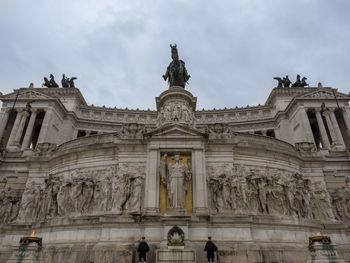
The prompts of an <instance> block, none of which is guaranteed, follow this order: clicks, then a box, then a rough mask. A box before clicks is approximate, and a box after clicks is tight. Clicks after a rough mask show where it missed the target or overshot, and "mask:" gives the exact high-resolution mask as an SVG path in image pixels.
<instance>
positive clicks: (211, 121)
mask: <svg viewBox="0 0 350 263" xmlns="http://www.w3.org/2000/svg"><path fill="white" fill-rule="evenodd" d="M0 99H1V100H2V102H3V105H2V109H1V115H0V138H1V145H2V147H1V155H0V210H1V211H0V229H1V231H0V262H6V260H7V259H8V258H9V257H10V255H11V253H12V251H13V250H14V249H16V248H17V247H18V242H19V239H20V237H22V236H25V235H29V234H30V233H31V232H32V231H33V230H35V232H36V235H37V236H40V237H42V238H43V244H44V249H43V254H44V259H45V262H82V263H83V262H115V261H118V262H129V263H131V262H134V260H136V259H135V248H136V245H137V243H138V240H139V239H140V237H141V236H145V237H146V239H147V241H148V243H149V244H150V246H151V252H150V253H149V260H148V262H155V261H156V260H155V252H154V251H155V249H156V248H160V247H165V246H166V244H167V233H168V231H169V229H170V228H172V227H173V226H174V225H178V226H179V227H180V228H181V229H182V230H183V231H184V233H185V246H186V247H187V248H192V249H195V250H196V253H197V259H198V260H197V261H198V262H204V261H203V260H205V254H204V252H203V247H204V244H205V241H206V239H207V237H208V236H212V238H213V240H214V242H215V243H216V244H217V245H218V247H219V256H220V260H221V261H220V262H305V261H306V258H307V256H308V250H307V246H308V237H309V236H313V235H315V234H316V233H317V232H321V233H322V234H325V235H328V236H330V237H331V239H332V242H333V243H334V244H335V245H336V247H337V251H338V253H339V254H340V255H341V256H342V257H343V258H344V259H345V260H347V261H349V260H350V228H349V226H350V162H349V161H350V155H349V143H350V137H349V130H350V107H349V105H348V101H349V99H350V95H348V94H343V93H340V92H338V91H337V90H336V89H333V88H326V87H322V85H319V87H308V88H274V89H273V90H272V92H271V94H270V96H269V97H268V98H267V100H266V103H265V104H264V105H259V106H252V107H245V108H237V107H236V108H225V109H218V110H196V102H197V98H196V97H194V96H193V95H192V94H191V93H190V92H189V91H188V90H187V89H183V88H181V87H176V86H173V87H171V88H169V89H168V90H166V91H164V92H163V93H162V94H160V95H159V97H156V105H157V110H156V111H155V110H129V109H117V108H106V107H96V106H89V105H88V104H87V103H86V101H85V99H84V97H83V95H82V94H81V93H80V91H79V89H76V88H21V89H17V90H14V92H13V93H10V94H4V95H1V96H0ZM199 99H200V98H199ZM175 154H179V156H180V159H181V162H179V163H178V166H174V167H170V166H169V164H170V165H171V164H174V162H173V161H172V157H174V156H175ZM175 163H176V158H175ZM173 178H177V179H176V180H177V181H175V180H174V179H173ZM174 182H175V183H174ZM135 262H136V261H135Z"/></svg>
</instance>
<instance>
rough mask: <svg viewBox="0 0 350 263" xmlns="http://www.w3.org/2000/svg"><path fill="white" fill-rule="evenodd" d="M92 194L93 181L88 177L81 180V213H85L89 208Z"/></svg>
mask: <svg viewBox="0 0 350 263" xmlns="http://www.w3.org/2000/svg"><path fill="white" fill-rule="evenodd" d="M93 195H94V183H93V182H92V181H91V180H90V179H88V180H85V181H84V182H83V192H82V198H81V199H82V204H81V213H86V212H88V211H89V209H90V205H91V202H92V198H93Z"/></svg>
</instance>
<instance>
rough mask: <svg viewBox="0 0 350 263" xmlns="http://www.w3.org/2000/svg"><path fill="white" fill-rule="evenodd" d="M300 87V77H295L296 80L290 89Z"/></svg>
mask: <svg viewBox="0 0 350 263" xmlns="http://www.w3.org/2000/svg"><path fill="white" fill-rule="evenodd" d="M300 86H301V80H300V75H299V74H298V75H297V80H296V81H295V82H294V83H293V85H292V87H300Z"/></svg>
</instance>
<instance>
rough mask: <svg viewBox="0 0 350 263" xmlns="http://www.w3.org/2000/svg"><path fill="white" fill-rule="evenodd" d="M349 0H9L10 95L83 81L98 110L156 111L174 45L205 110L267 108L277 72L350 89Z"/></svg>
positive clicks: (4, 38) (4, 43)
mask: <svg viewBox="0 0 350 263" xmlns="http://www.w3.org/2000/svg"><path fill="white" fill-rule="evenodd" d="M349 14H350V1H349V0H293V1H292V0H289V1H285V0H279V1H276V0H274V1H272V0H235V1H232V0H220V1H212V0H211V1H209V0H172V1H169V0H168V1H166V0H148V1H145V0H140V1H138V0H125V1H124V0H99V1H96V0H73V1H72V0H59V1H57V0H34V1H28V0H0V36H1V45H0V47H1V48H0V91H1V92H3V93H8V92H11V91H12V90H13V89H15V88H19V87H27V86H28V85H29V83H30V82H34V84H35V86H36V87H39V86H41V84H42V82H43V80H42V78H43V77H44V76H48V75H49V74H50V73H53V74H54V75H55V76H56V80H57V82H58V83H60V80H61V74H62V73H65V74H66V75H67V76H68V77H71V76H76V77H78V80H77V81H76V86H77V87H78V88H79V89H80V90H81V92H82V93H83V95H84V97H85V99H86V101H87V102H88V104H94V105H99V106H102V105H106V106H110V107H114V106H116V107H120V108H125V107H128V108H140V109H147V108H151V109H155V101H154V97H155V96H157V95H159V94H160V93H161V92H162V91H164V90H165V89H166V88H167V84H166V82H164V81H163V79H162V77H161V76H162V74H164V72H165V70H166V67H167V65H168V64H169V62H170V61H171V58H170V47H169V44H170V43H176V44H177V47H178V50H179V56H180V58H181V59H182V60H184V61H185V62H186V67H187V70H188V72H189V74H190V75H191V76H192V77H191V79H190V80H189V85H188V86H187V87H186V89H188V90H189V91H190V92H192V93H193V94H194V95H195V96H197V97H198V104H197V105H198V108H200V109H201V108H206V109H211V108H224V107H235V106H239V107H240V106H246V105H248V104H249V105H257V104H259V103H260V104H264V102H265V100H266V98H267V96H268V94H269V92H270V91H271V89H272V88H273V87H274V86H275V84H276V81H275V80H273V77H275V76H283V75H286V74H288V75H289V76H290V78H291V80H292V81H294V79H295V76H296V74H298V73H299V74H301V75H302V76H306V77H308V81H309V83H310V84H311V85H312V86H316V85H317V83H318V82H322V83H323V85H324V86H332V87H334V88H337V89H339V90H340V91H342V92H345V93H348V92H349V86H350V67H349V63H350V15H349Z"/></svg>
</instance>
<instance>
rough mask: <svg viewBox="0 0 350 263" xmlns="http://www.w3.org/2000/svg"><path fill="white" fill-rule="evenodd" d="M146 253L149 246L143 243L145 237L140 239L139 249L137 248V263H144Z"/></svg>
mask: <svg viewBox="0 0 350 263" xmlns="http://www.w3.org/2000/svg"><path fill="white" fill-rule="evenodd" d="M148 251H149V246H148V244H147V242H146V241H145V237H142V240H141V242H140V244H139V247H138V248H137V252H138V253H139V263H141V261H142V259H143V260H144V261H143V262H144V263H146V253H147V252H148Z"/></svg>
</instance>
